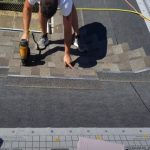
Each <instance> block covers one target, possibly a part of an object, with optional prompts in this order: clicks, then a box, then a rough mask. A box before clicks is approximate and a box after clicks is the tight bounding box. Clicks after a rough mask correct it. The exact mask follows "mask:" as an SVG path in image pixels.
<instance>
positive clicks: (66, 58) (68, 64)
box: [64, 54, 73, 69]
mask: <svg viewBox="0 0 150 150" xmlns="http://www.w3.org/2000/svg"><path fill="white" fill-rule="evenodd" d="M71 62H72V59H71V56H70V54H65V55H64V63H65V66H66V67H70V68H71V69H73V66H72V64H71Z"/></svg>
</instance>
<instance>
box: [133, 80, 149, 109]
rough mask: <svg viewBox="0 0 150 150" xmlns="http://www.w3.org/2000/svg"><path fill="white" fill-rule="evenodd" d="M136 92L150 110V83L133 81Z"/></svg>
mask: <svg viewBox="0 0 150 150" xmlns="http://www.w3.org/2000/svg"><path fill="white" fill-rule="evenodd" d="M132 84H133V86H134V88H135V90H136V92H137V93H138V94H139V96H140V98H141V101H142V102H143V103H144V104H145V105H146V106H147V108H148V109H149V110H150V101H149V100H150V94H149V90H150V84H149V83H134V82H133V83H132Z"/></svg>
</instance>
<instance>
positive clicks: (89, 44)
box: [72, 22, 107, 68]
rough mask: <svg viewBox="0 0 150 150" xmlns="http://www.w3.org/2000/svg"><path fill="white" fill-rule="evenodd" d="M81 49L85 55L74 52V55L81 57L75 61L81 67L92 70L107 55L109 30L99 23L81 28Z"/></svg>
mask: <svg viewBox="0 0 150 150" xmlns="http://www.w3.org/2000/svg"><path fill="white" fill-rule="evenodd" d="M80 43H81V44H80V48H81V50H85V52H84V53H81V52H80V53H77V52H76V51H75V50H72V54H74V55H79V57H78V58H77V59H76V60H75V61H74V63H75V64H76V63H78V65H79V66H80V67H83V68H90V67H93V66H95V65H96V64H97V60H99V59H103V58H104V57H105V56H106V53H107V30H106V27H105V26H104V25H102V24H101V23H98V22H94V23H91V24H87V25H85V26H83V27H81V28H80Z"/></svg>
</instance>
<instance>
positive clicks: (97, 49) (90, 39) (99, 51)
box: [29, 22, 107, 68]
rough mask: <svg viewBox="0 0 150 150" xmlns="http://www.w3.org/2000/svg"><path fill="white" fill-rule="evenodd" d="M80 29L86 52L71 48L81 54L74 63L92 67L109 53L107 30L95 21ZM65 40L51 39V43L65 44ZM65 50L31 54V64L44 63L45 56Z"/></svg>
mask: <svg viewBox="0 0 150 150" xmlns="http://www.w3.org/2000/svg"><path fill="white" fill-rule="evenodd" d="M79 31H80V42H79V43H80V49H81V50H85V52H79V51H78V50H77V49H71V54H72V55H76V56H79V57H78V58H77V59H76V60H74V61H73V65H76V64H78V66H79V67H83V68H90V67H93V66H95V65H96V64H97V60H99V59H103V58H104V57H105V56H106V53H107V30H106V27H105V26H103V25H102V24H101V23H98V22H94V23H91V24H87V25H85V26H83V27H81V28H80V29H79ZM63 42H64V40H63V39H62V40H58V41H50V44H58V45H59V44H63ZM58 49H59V51H64V48H63V47H59V46H57V47H55V48H53V49H49V50H48V51H46V52H45V53H43V54H36V55H32V56H30V60H29V66H36V65H43V64H44V63H45V61H44V58H45V57H47V56H48V55H51V54H53V53H55V52H57V51H58Z"/></svg>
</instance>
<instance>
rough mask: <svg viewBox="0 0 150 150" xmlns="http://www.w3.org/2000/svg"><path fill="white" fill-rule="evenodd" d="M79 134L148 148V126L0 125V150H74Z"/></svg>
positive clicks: (136, 148) (132, 147)
mask: <svg viewBox="0 0 150 150" xmlns="http://www.w3.org/2000/svg"><path fill="white" fill-rule="evenodd" d="M80 137H86V138H90V139H95V140H104V141H108V142H111V143H118V144H123V145H124V146H125V148H126V149H128V150H149V149H150V128H0V150H37V149H38V150H77V143H78V141H79V138H80Z"/></svg>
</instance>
